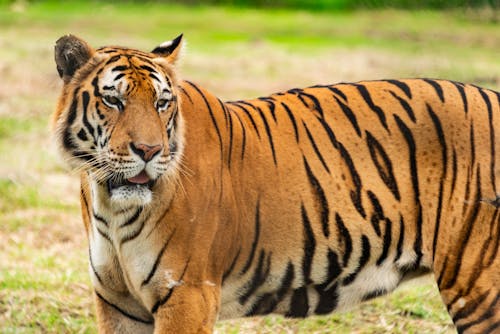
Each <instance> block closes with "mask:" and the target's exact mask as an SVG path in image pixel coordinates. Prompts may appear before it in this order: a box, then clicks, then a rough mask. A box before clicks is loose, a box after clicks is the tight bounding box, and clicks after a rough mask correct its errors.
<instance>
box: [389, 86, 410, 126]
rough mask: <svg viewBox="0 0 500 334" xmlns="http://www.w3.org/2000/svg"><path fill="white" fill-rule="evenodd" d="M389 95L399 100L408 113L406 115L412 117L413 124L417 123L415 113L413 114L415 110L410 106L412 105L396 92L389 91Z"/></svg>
mask: <svg viewBox="0 0 500 334" xmlns="http://www.w3.org/2000/svg"><path fill="white" fill-rule="evenodd" d="M389 93H391V95H392V96H393V97H394V98H395V99H396V100H398V102H399V104H400V105H401V107H403V109H404V110H405V111H406V114H407V115H408V117H410V119H411V120H412V121H413V122H416V118H415V113H414V112H413V109H412V107H411V106H410V104H409V103H408V102H406V101H405V100H404V99H402V98H401V97H399V96H397V95H396V94H395V93H394V92H391V91H389Z"/></svg>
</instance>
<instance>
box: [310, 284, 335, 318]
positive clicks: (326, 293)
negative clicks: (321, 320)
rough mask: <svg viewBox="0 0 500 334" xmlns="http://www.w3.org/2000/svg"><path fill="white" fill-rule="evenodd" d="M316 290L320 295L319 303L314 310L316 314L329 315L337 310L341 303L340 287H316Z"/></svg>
mask: <svg viewBox="0 0 500 334" xmlns="http://www.w3.org/2000/svg"><path fill="white" fill-rule="evenodd" d="M315 288H316V291H317V292H318V294H319V301H318V304H317V305H316V308H315V309H314V313H315V314H320V315H322V314H329V313H331V312H332V311H333V310H335V308H336V307H337V305H338V302H339V294H338V292H337V288H338V285H337V284H334V285H332V286H331V287H329V288H327V287H324V288H323V287H320V286H315Z"/></svg>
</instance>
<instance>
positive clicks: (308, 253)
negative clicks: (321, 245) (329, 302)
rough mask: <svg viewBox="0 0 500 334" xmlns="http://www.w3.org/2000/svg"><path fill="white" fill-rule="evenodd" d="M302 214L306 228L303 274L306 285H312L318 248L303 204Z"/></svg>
mask: <svg viewBox="0 0 500 334" xmlns="http://www.w3.org/2000/svg"><path fill="white" fill-rule="evenodd" d="M300 209H301V213H302V225H303V227H304V233H303V235H304V257H303V258H302V274H303V275H304V283H305V284H310V283H312V280H311V267H312V261H313V256H314V251H315V248H316V240H315V239H314V233H313V230H312V228H311V222H310V220H309V217H308V216H307V212H306V209H305V207H304V204H303V203H302V204H301V208H300Z"/></svg>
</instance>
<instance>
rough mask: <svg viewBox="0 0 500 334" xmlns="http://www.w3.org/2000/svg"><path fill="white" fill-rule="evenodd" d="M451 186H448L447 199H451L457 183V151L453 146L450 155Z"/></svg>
mask: <svg viewBox="0 0 500 334" xmlns="http://www.w3.org/2000/svg"><path fill="white" fill-rule="evenodd" d="M451 162H452V164H451V166H452V168H451V186H450V198H449V199H448V200H449V201H450V200H451V198H452V196H453V194H455V186H456V183H457V173H458V165H457V152H456V151H455V148H453V151H452V155H451Z"/></svg>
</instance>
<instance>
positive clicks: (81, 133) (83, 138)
mask: <svg viewBox="0 0 500 334" xmlns="http://www.w3.org/2000/svg"><path fill="white" fill-rule="evenodd" d="M76 136H77V137H78V138H80V140H81V141H87V140H88V139H89V138H88V137H87V133H86V132H85V130H84V129H83V128H81V129H80V131H78V133H77V134H76Z"/></svg>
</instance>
